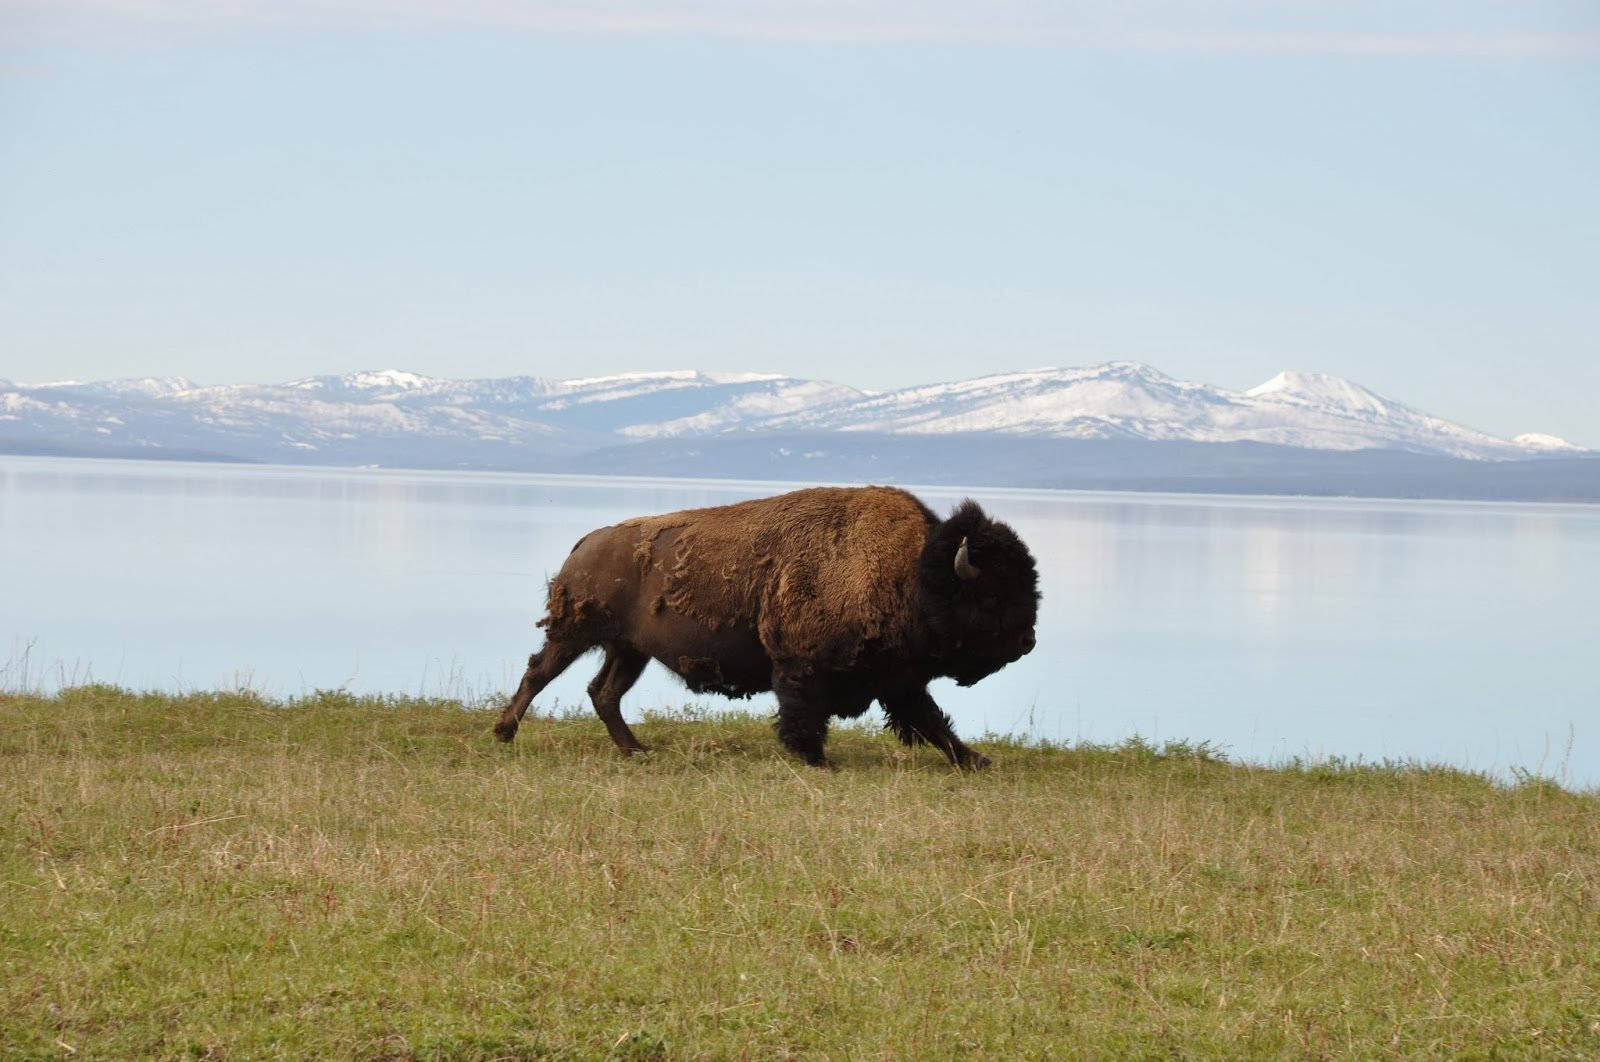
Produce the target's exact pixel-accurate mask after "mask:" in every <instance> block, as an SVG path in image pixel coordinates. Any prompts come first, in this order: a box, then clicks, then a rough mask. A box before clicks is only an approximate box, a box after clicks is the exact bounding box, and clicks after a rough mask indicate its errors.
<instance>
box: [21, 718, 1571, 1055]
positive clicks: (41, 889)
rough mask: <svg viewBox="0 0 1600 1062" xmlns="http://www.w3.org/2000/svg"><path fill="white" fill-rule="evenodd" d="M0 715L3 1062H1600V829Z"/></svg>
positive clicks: (386, 726) (1236, 778)
mask: <svg viewBox="0 0 1600 1062" xmlns="http://www.w3.org/2000/svg"><path fill="white" fill-rule="evenodd" d="M491 722H492V717H490V716H488V715H486V714H484V713H482V712H474V711H467V710H463V709H462V708H461V707H460V706H458V705H454V704H450V703H445V702H427V701H413V700H392V701H391V700H382V699H357V698H352V697H347V696H342V695H333V694H330V695H325V696H320V697H315V698H311V699H307V700H300V701H293V702H289V703H287V704H271V703H266V702H264V701H262V700H260V699H259V698H257V697H254V696H252V695H249V694H232V693H229V694H211V695H187V696H176V697H173V696H160V695H139V694H132V693H127V692H124V691H119V690H115V689H111V688H106V687H84V688H79V689H73V690H68V691H66V692H64V693H62V694H61V695H59V696H55V697H33V696H18V695H10V696H5V697H0V831H3V833H0V883H3V887H0V973H3V976H0V1055H4V1056H7V1057H14V1056H22V1057H27V1056H37V1057H45V1056H66V1055H74V1056H76V1057H80V1058H82V1057H128V1056H136V1055H158V1056H174V1055H193V1056H205V1057H258V1056H270V1055H287V1056H296V1057H307V1056H324V1057H327V1056H334V1057H340V1056H362V1057H396V1058H410V1057H425V1058H493V1057H577V1058H599V1057H606V1056H611V1057H628V1058H650V1057H668V1058H677V1057H701V1056H704V1057H735V1056H738V1057H745V1056H747V1057H752V1058H774V1057H785V1056H793V1057H831V1058H860V1057H877V1056H884V1057H911V1056H929V1057H949V1056H959V1055H969V1054H981V1055H988V1056H1024V1057H1028V1056H1031V1057H1038V1056H1100V1057H1110V1056H1125V1055H1133V1056H1157V1055H1159V1056H1169V1055H1179V1056H1189V1055H1198V1056H1239V1055H1251V1056H1279V1057H1306V1056H1312V1057H1315V1056H1349V1055H1368V1056H1390V1055H1414V1054H1436V1055H1452V1056H1455V1055H1461V1054H1468V1055H1478V1056H1490V1055H1494V1056H1507V1057H1509V1056H1551V1055H1554V1056H1577V1057H1584V1056H1589V1057H1600V797H1597V796H1595V795H1593V794H1587V795H1585V794H1574V793H1570V792H1565V791H1562V790H1560V789H1558V788H1557V787H1555V786H1554V785H1552V784H1549V783H1547V782H1539V781H1531V780H1530V781H1527V782H1525V783H1523V784H1521V785H1517V786H1513V787H1509V788H1508V787H1500V786H1496V785H1494V784H1492V783H1490V782H1489V781H1487V780H1485V779H1483V778H1481V777H1477V776H1473V775H1469V774H1463V773H1459V772H1454V771H1449V770H1439V769H1427V768H1414V767H1397V768H1374V767H1350V766H1339V765H1322V766H1298V767H1291V768H1281V769H1264V768H1250V767H1241V766H1232V765H1229V764H1227V763H1224V762H1219V761H1218V760H1217V759H1216V758H1214V757H1212V756H1208V755H1206V754H1205V753H1204V750H1194V749H1189V748H1167V749H1164V750H1155V749H1152V748H1149V747H1147V746H1145V745H1141V744H1138V743H1134V744H1129V745H1126V746H1123V747H1119V748H1087V747H1085V748H1048V747H1025V746H1022V745H1016V744H1010V743H1006V742H999V741H991V742H987V743H984V744H983V745H982V747H983V749H984V751H986V752H987V753H988V754H989V755H991V756H993V757H994V758H995V760H996V763H995V766H994V767H993V768H992V769H991V770H989V771H986V772H983V773H981V774H977V775H961V774H957V773H954V772H952V771H951V770H949V769H948V768H947V767H945V766H944V762H943V758H942V757H941V756H939V755H937V754H936V753H934V752H932V751H929V750H926V749H923V750H916V751H908V750H905V749H902V748H901V747H900V746H899V745H897V744H895V743H894V742H893V741H892V740H891V739H889V738H888V737H887V736H884V735H880V734H878V733H876V732H872V731H867V730H862V729H845V730H842V731H839V732H837V734H836V736H835V737H834V739H833V741H832V744H831V746H830V753H831V755H832V756H833V757H834V759H835V761H836V762H837V764H838V766H839V768H840V769H839V770H837V771H833V772H827V771H818V770H813V769H808V768H805V767H802V766H799V765H798V764H796V763H795V762H793V761H792V760H790V759H788V758H786V757H784V756H783V755H781V754H780V753H779V751H778V748H777V745H776V742H775V740H774V738H773V736H772V732H771V728H770V726H769V725H768V724H767V723H766V721H764V720H761V719H757V718H752V717H748V716H712V717H707V718H700V719H684V718H676V719H670V718H648V719H646V721H645V722H644V723H643V724H642V725H641V726H640V727H639V728H638V733H639V735H640V737H641V738H643V739H644V740H645V741H646V742H647V743H651V744H653V745H654V746H655V749H656V751H654V752H653V753H651V754H650V755H649V756H645V757H640V758H637V759H635V760H631V761H629V760H623V759H622V758H620V757H619V756H618V755H617V754H616V753H615V751H614V750H613V748H612V746H611V743H610V741H609V739H608V738H607V737H606V736H605V732H604V729H603V728H602V727H601V725H600V723H599V722H598V721H597V720H595V719H594V718H592V716H591V717H588V718H584V717H573V718H563V719H536V718H533V717H530V718H529V720H528V721H527V722H526V723H525V724H524V726H523V729H522V733H521V735H520V736H519V737H518V739H517V742H516V744H515V745H513V746H511V747H504V746H501V745H498V744H496V743H495V742H494V741H493V740H492V738H491V737H490V735H489V732H488V730H489V724H490V723H491Z"/></svg>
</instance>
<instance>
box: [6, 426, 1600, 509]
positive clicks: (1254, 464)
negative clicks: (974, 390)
mask: <svg viewBox="0 0 1600 1062" xmlns="http://www.w3.org/2000/svg"><path fill="white" fill-rule="evenodd" d="M830 443H831V444H832V445H831V447H830V449H829V450H826V451H819V450H817V449H816V447H818V446H824V445H828V444H830ZM801 447H810V449H800V448H801ZM1141 450H1143V451H1145V452H1144V453H1142V454H1141V453H1139V452H1138V451H1141ZM1048 451H1054V453H1053V454H1051V453H1049V452H1048ZM0 456H10V457H39V458H65V459H75V460H93V461H141V462H163V461H166V462H174V463H188V464H220V465H235V466H239V465H243V466H252V467H280V468H303V469H322V470H328V471H335V470H340V471H352V472H354V471H371V470H375V469H383V470H388V471H408V472H438V473H468V474H471V473H482V474H510V475H560V476H572V477H577V478H586V477H601V478H637V479H650V480H661V479H672V480H687V481H718V482H733V483H754V484H770V485H774V486H789V485H794V486H799V485H802V484H809V483H841V484H855V483H894V484H898V485H903V486H907V487H925V488H935V489H960V488H967V489H973V490H982V489H999V490H1066V491H1095V492H1112V493H1129V494H1189V495H1197V496H1204V497H1227V496H1236V497H1273V498H1328V499H1339V498H1349V499H1373V500H1393V501H1479V502H1525V503H1538V504H1568V505H1571V504H1576V505H1592V504H1600V455H1596V454H1583V455H1578V456H1565V455H1562V456H1548V457H1536V458H1529V459H1527V460H1518V461H1470V460H1466V459H1461V458H1449V457H1439V456H1434V455H1425V454H1412V453H1407V452H1404V451H1395V450H1351V451H1328V450H1297V449H1295V448H1292V447H1282V446H1276V445H1272V444H1266V443H1190V442H1150V441H1137V442H1126V441H1120V440H1116V441H1108V440H1061V439H1049V440H1044V439H1027V438H1023V439H1013V438H996V437H994V436H949V435H936V436H922V437H907V436H881V435H867V434H865V433H861V434H859V436H858V433H831V434H830V435H827V436H818V435H815V434H812V435H806V436H801V437H795V436H789V435H779V436H766V435H757V434H734V435H727V436H717V437H712V438H697V439H693V440H652V441H650V442H648V443H638V444H633V445H630V446H625V447H616V448H611V449H607V450H601V451H596V452H592V453H587V454H580V455H572V456H564V457H562V456H549V455H545V456H543V457H540V458H537V459H535V460H531V461H529V462H528V463H527V464H526V465H522V464H517V465H511V464H472V465H468V464H462V463H456V464H448V463H445V462H429V461H426V460H415V461H407V462H396V463H387V462H382V461H378V462H357V461H350V462H343V461H296V462H285V461H261V460H257V459H253V458H248V457H241V456H238V455H233V454H223V453H216V452H212V451H204V450H170V451H155V450H151V449H148V448H134V447H126V446H107V447H104V448H94V447H87V446H82V445H72V444H61V443H49V442H43V441H34V440H16V439H0ZM1052 456H1053V457H1055V458H1056V461H1055V462H1054V464H1055V466H1056V467H1055V470H1054V471H1052V470H1051V468H1050V464H1051V462H1050V460H1049V458H1050V457H1052ZM1019 457H1021V458H1025V460H1020V461H1019V460H1017V458H1019ZM1008 458H1009V460H1008ZM532 465H537V467H530V466H532ZM630 465H631V466H636V467H630ZM703 465H709V466H710V467H701V466H703ZM1140 465H1143V466H1144V467H1143V469H1141V468H1140ZM985 472H987V473H989V477H988V478H985V476H984V473H985Z"/></svg>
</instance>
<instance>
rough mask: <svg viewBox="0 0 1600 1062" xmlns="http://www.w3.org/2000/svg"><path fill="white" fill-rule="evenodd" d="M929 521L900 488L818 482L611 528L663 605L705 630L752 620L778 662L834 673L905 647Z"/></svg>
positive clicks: (768, 652) (783, 664)
mask: <svg viewBox="0 0 1600 1062" xmlns="http://www.w3.org/2000/svg"><path fill="white" fill-rule="evenodd" d="M929 515H930V514H929V513H928V511H927V510H926V509H924V508H923V506H922V503H921V502H919V501H917V500H916V499H915V498H913V497H912V496H911V495H909V494H907V493H906V492H905V491H901V490H893V489H890V488H887V487H867V488H865V489H858V490H846V489H842V488H836V487H818V488H815V489H812V490H800V491H795V492H794V493H792V494H785V495H781V496H779V497H776V498H762V499H759V500H757V501H748V502H740V503H739V504H737V505H724V506H720V507H718V508H715V509H698V510H690V511H688V512H681V513H669V514H667V515H665V516H649V517H643V518H641V519H637V520H628V521H626V522H624V523H622V524H619V525H618V530H622V529H628V530H629V531H631V532H633V533H635V534H637V535H638V538H639V543H638V545H637V546H636V547H635V550H634V557H635V559H636V560H637V561H638V562H639V564H640V567H641V572H640V574H641V575H643V576H644V577H645V579H646V581H647V582H650V583H653V582H654V581H655V580H656V579H657V578H659V579H660V580H661V583H662V586H663V591H662V599H663V601H664V604H665V607H666V608H668V609H671V610H672V611H674V612H677V613H680V614H682V615H685V616H693V617H694V618H695V619H697V620H699V621H700V622H701V623H703V624H705V625H706V626H707V627H708V628H710V629H711V630H713V631H715V630H719V629H721V628H723V627H725V626H729V625H731V624H733V623H735V622H737V621H739V620H745V621H749V620H754V625H755V629H756V633H757V635H758V636H759V638H760V639H761V645H762V648H764V649H765V650H766V651H767V654H768V655H769V656H770V657H771V658H772V660H773V663H774V664H775V665H778V666H780V667H784V668H785V669H787V668H788V667H791V666H804V667H808V668H811V669H821V670H839V669H843V668H848V667H850V666H851V665H852V664H854V663H855V662H856V660H857V659H858V658H859V656H860V654H861V650H862V646H863V644H864V643H867V642H875V643H877V644H880V645H882V646H883V647H884V648H895V647H898V646H900V645H901V644H903V642H904V640H905V631H904V629H903V628H904V626H905V621H906V619H907V617H909V616H910V614H911V594H912V590H913V588H914V587H915V584H916V566H917V558H918V557H920V556H921V555H922V545H923V542H924V540H925V539H926V538H927V530H928V517H929Z"/></svg>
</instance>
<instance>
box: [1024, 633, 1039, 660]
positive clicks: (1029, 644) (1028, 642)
mask: <svg viewBox="0 0 1600 1062" xmlns="http://www.w3.org/2000/svg"><path fill="white" fill-rule="evenodd" d="M1036 644H1037V643H1036V642H1035V641H1034V640H1033V635H1031V634H1030V635H1028V636H1027V637H1026V638H1024V639H1022V654H1023V655H1024V656H1026V655H1027V654H1029V653H1031V652H1033V647H1034V645H1036Z"/></svg>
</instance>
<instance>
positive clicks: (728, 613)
mask: <svg viewBox="0 0 1600 1062" xmlns="http://www.w3.org/2000/svg"><path fill="white" fill-rule="evenodd" d="M957 534H959V535H960V536H961V538H962V539H963V540H965V539H966V538H968V537H972V539H973V545H974V552H973V557H974V563H977V564H980V565H988V566H989V570H990V571H991V572H992V573H993V574H991V575H990V576H988V577H987V578H985V577H984V576H982V575H979V576H978V577H977V578H976V579H974V580H972V582H971V584H970V585H969V584H968V583H967V582H966V581H965V580H962V579H960V578H959V577H958V576H957V575H956V574H954V571H953V568H952V567H951V565H952V562H953V559H954V555H955V552H956V548H957V547H956V544H955V542H954V541H951V539H953V537H954V536H955V535H957ZM936 539H937V541H935V540H936ZM930 551H931V552H930ZM980 570H981V569H980ZM1007 573H1010V574H1007ZM1035 586H1036V577H1035V575H1034V568H1033V558H1032V557H1031V556H1030V555H1029V554H1028V552H1027V549H1026V547H1024V546H1023V545H1022V544H1021V542H1020V541H1019V540H1017V539H1016V536H1015V535H1014V534H1013V533H1012V532H1011V530H1010V529H1009V528H1007V527H1006V526H1005V525H1004V524H998V523H994V522H992V521H990V520H988V518H987V517H986V516H984V515H983V513H982V510H980V509H978V508H977V506H975V505H972V504H971V503H970V502H969V503H967V504H966V505H965V506H963V507H962V508H961V509H959V510H958V511H957V514H956V515H955V516H953V517H952V518H951V520H950V521H946V522H944V524H943V525H941V521H939V519H938V518H937V517H936V516H934V514H933V513H932V512H930V511H929V510H928V509H927V507H925V506H924V505H923V504H922V503H921V502H919V501H918V500H917V499H916V498H915V497H913V496H912V495H910V494H908V493H906V492H905V491H902V490H897V489H893V488H888V487H865V488H831V487H818V488H812V489H808V490H800V491H795V492H793V493H791V494H785V495H781V496H779V497H775V498H763V499H759V500H756V501H748V502H740V503H738V504H735V505H725V506H719V507H717V508H710V509H694V510H688V511H684V512H677V513H668V514H666V515H663V516H650V517H641V518H638V519H634V520H627V521H624V522H622V523H620V524H616V525H614V526H612V527H607V528H602V529H600V530H598V531H595V532H593V533H591V534H589V535H587V536H585V537H584V538H583V539H582V540H581V541H579V542H578V544H577V545H576V546H574V547H573V550H572V553H571V555H570V556H569V557H568V558H567V561H566V563H565V564H564V565H562V568H561V571H560V572H559V573H558V574H557V575H556V577H555V578H554V579H552V580H551V583H550V596H549V608H548V614H547V616H546V617H545V619H544V620H542V621H541V624H540V625H541V626H543V627H545V628H546V635H547V642H546V646H545V649H544V650H542V651H541V652H540V653H536V654H535V655H534V656H533V657H532V658H531V659H530V660H529V667H528V674H527V675H526V676H525V677H524V679H523V683H522V686H521V687H520V688H519V689H518V691H517V694H516V696H514V697H513V698H512V701H511V703H510V704H508V705H507V706H506V710H505V712H504V713H503V715H502V718H501V721H500V723H499V724H498V726H497V727H496V732H497V733H498V734H499V735H500V736H501V737H502V738H503V739H504V740H510V739H511V737H512V736H514V735H515V733H516V729H517V723H518V721H519V720H520V719H521V717H522V714H523V712H525V711H526V710H527V705H528V702H529V701H531V699H532V697H533V696H534V695H535V694H536V693H537V691H538V690H539V689H541V688H543V686H544V685H545V683H547V682H548V681H550V679H552V678H554V676H555V675H556V674H559V673H560V671H561V670H563V669H564V668H565V667H566V666H567V665H568V664H570V663H571V661H572V659H575V658H576V656H577V655H581V653H582V652H584V651H586V650H588V649H590V648H593V647H595V646H597V645H598V646H604V647H605V648H606V653H607V656H606V663H605V665H603V666H602V668H601V673H600V675H599V676H597V677H596V680H595V684H594V685H592V686H591V687H590V692H591V695H592V696H593V697H594V698H595V708H596V711H597V712H598V713H599V715H600V717H601V718H602V719H603V720H604V721H605V722H606V725H607V727H608V728H609V729H610V731H611V734H612V736H613V738H615V739H616V740H617V743H618V745H619V746H621V747H622V748H623V750H624V751H632V750H633V749H636V748H642V746H641V745H639V743H638V741H637V739H636V738H634V736H633V734H632V732H631V731H630V730H629V729H628V727H627V726H626V724H625V723H623V722H622V718H621V711H620V699H621V696H622V692H624V691H625V690H626V689H627V687H628V686H630V685H632V683H633V681H634V680H635V679H636V678H637V676H638V672H639V670H641V669H642V667H643V663H642V662H643V661H647V660H648V659H650V658H654V659H656V660H659V661H661V663H662V664H664V665H665V666H666V667H668V668H669V669H671V670H672V671H674V672H675V673H677V674H678V675H679V676H680V677H682V678H683V680H684V681H685V682H686V683H687V684H688V685H689V686H690V687H691V688H692V689H695V690H697V691H707V692H717V693H723V694H727V695H730V696H747V695H749V694H751V693H755V692H758V691H761V690H768V689H776V690H777V692H778V696H779V719H778V728H779V734H780V737H782V738H783V739H784V741H785V743H786V744H788V745H790V747H791V748H794V749H795V750H796V751H797V752H799V753H801V755H802V756H804V757H805V758H806V759H807V760H808V761H812V762H820V761H821V758H822V753H821V743H822V738H823V735H824V734H825V733H826V726H827V718H828V716H829V715H856V714H859V713H860V712H861V711H864V710H865V709H866V708H867V706H868V705H869V704H870V703H871V701H872V700H873V699H878V700H880V701H882V702H883V703H884V705H885V710H886V711H887V712H888V713H889V715H890V724H891V726H893V727H894V728H895V729H896V732H897V733H899V734H900V735H901V736H902V738H904V739H906V740H907V741H917V740H928V741H932V742H933V743H934V744H936V745H938V746H939V747H940V748H942V749H944V750H945V751H946V752H947V753H948V754H949V755H950V756H951V758H952V759H953V760H955V761H957V762H960V763H963V764H965V763H968V762H970V761H974V760H976V759H981V757H976V755H975V754H973V753H971V752H970V750H967V749H966V747H965V746H964V745H961V744H960V742H959V741H958V740H957V739H956V738H955V736H954V734H952V733H950V732H949V727H948V720H944V717H943V713H942V712H939V711H938V709H937V706H935V705H933V703H932V701H931V700H930V699H928V698H927V697H926V692H925V690H924V689H923V687H925V686H926V684H927V682H928V680H929V679H930V678H932V677H934V676H935V675H939V674H949V675H955V676H957V677H958V678H961V679H962V681H976V678H977V677H982V675H985V674H988V673H990V672H991V671H993V670H994V669H995V668H997V667H999V666H1002V665H1003V664H1004V663H1006V662H1009V660H1012V659H1015V658H1016V657H1017V656H1020V655H1021V654H1022V653H1024V652H1026V651H1027V650H1028V649H1029V648H1031V647H1032V642H1033V634H1032V628H1033V618H1034V615H1035V614H1036V611H1037V597H1038V595H1037V592H1036V589H1035ZM1000 596H1006V597H1007V599H1008V601H1009V602H1010V605H1011V606H1012V607H1010V608H1009V609H1000V608H997V606H996V602H997V601H998V600H999V597H1000ZM964 642H970V643H972V644H973V645H975V646H977V648H976V649H975V650H971V651H966V652H963V651H962V649H963V645H964ZM896 706H899V714H898V715H897V712H896ZM935 717H937V718H935ZM940 721H942V723H941V722H940Z"/></svg>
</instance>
